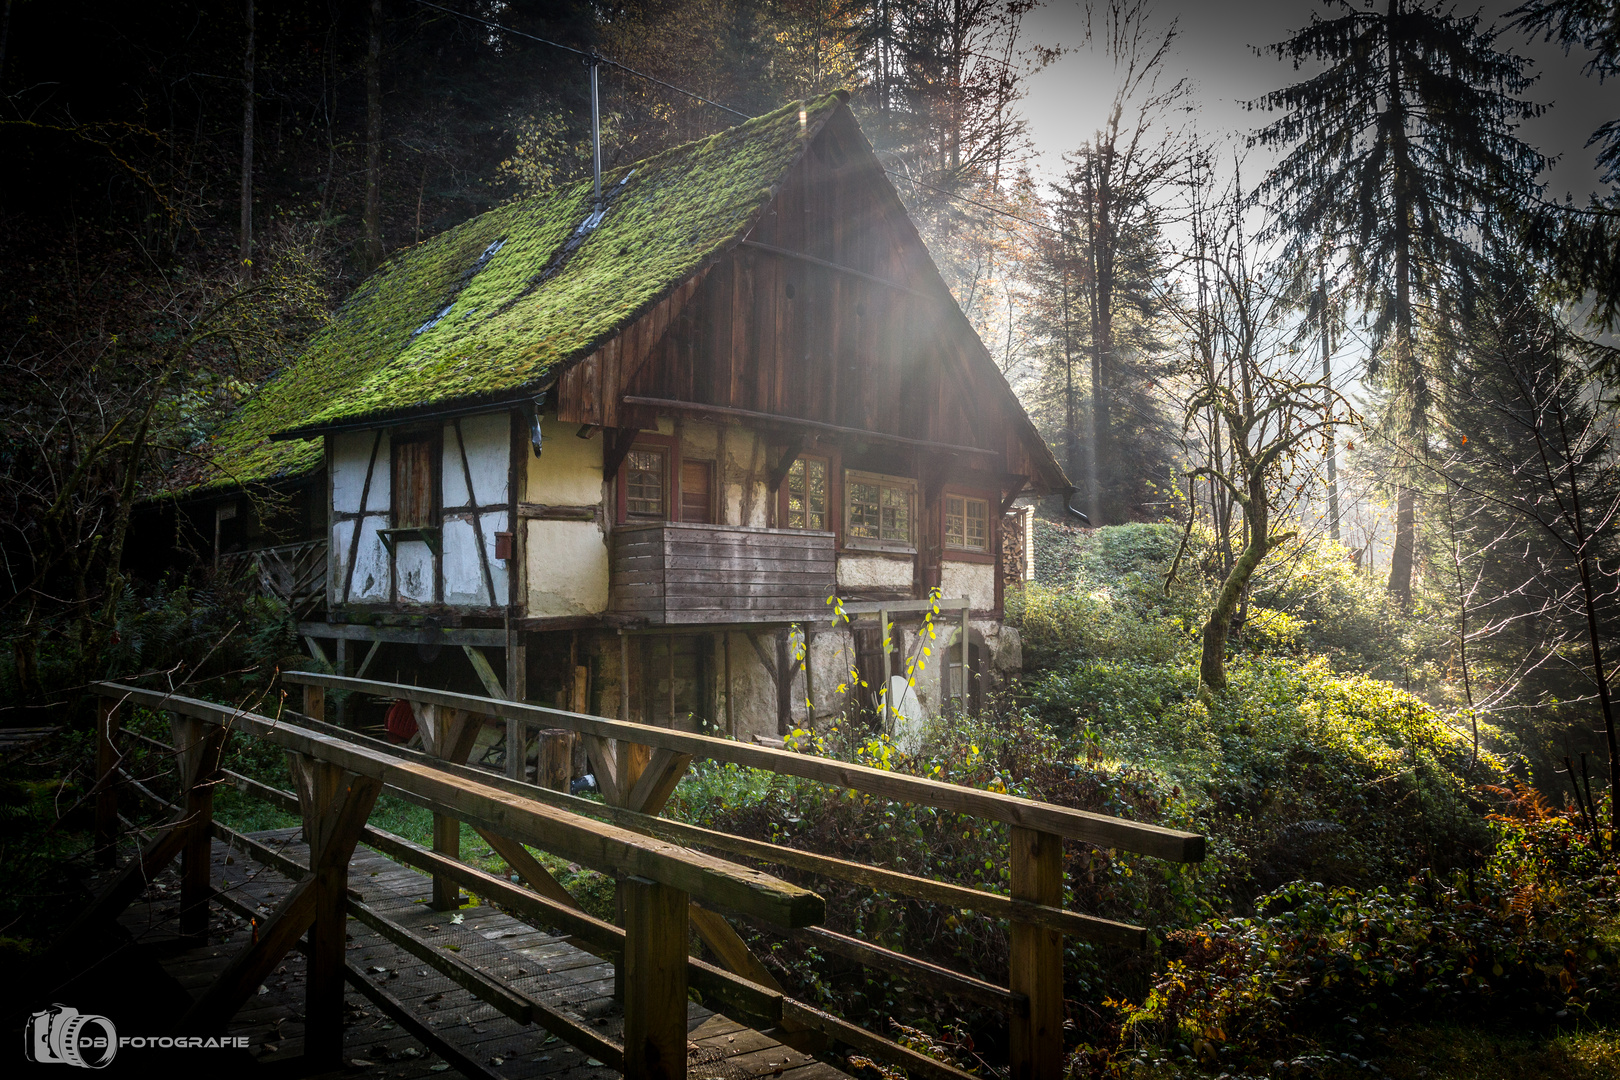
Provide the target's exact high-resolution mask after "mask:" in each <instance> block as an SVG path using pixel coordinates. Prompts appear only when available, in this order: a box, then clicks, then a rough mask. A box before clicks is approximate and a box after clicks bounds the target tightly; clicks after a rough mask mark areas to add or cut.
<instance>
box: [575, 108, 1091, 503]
mask: <svg viewBox="0 0 1620 1080" xmlns="http://www.w3.org/2000/svg"><path fill="white" fill-rule="evenodd" d="M688 291H690V294H691V295H690V299H687V298H685V296H684V295H677V296H673V297H672V298H671V302H667V303H668V307H669V310H661V311H659V312H657V313H656V317H654V318H650V319H649V320H646V321H645V323H644V324H643V325H640V326H637V327H635V328H633V329H632V330H629V331H626V333H625V334H624V335H622V336H621V337H622V340H615V341H612V342H610V343H609V344H608V345H607V346H605V347H604V348H603V349H601V350H599V351H598V352H596V353H594V354H592V355H591V356H589V357H587V358H586V359H585V360H583V361H581V362H579V363H578V364H576V365H574V366H572V367H570V368H568V369H567V370H565V371H564V372H563V373H562V374H561V375H560V377H559V379H558V395H557V404H558V416H559V419H561V420H564V421H567V422H572V423H582V424H596V425H601V426H604V427H609V428H617V427H649V426H651V424H652V420H653V417H654V416H655V414H656V413H657V411H658V410H657V408H656V407H655V406H653V405H650V404H647V402H652V401H665V402H683V403H702V404H704V405H706V406H712V407H716V408H719V409H728V410H737V411H738V413H734V414H733V415H737V414H740V413H746V414H752V415H754V416H756V417H778V418H780V417H786V418H791V419H794V420H799V421H808V422H814V423H817V424H821V425H829V426H831V427H836V428H843V429H858V430H861V431H872V432H880V433H884V434H887V435H892V436H897V437H900V438H902V439H907V440H913V441H916V442H927V443H935V444H949V445H952V446H957V447H966V448H972V449H979V450H983V451H985V453H984V454H981V455H973V454H968V455H965V456H966V457H970V458H972V459H973V460H974V462H975V464H976V465H977V466H978V467H984V466H986V465H987V464H988V463H989V462H990V461H992V460H994V459H995V458H998V457H999V459H1000V466H999V467H1000V468H1002V469H1003V471H1005V472H1006V473H1007V474H1009V476H1013V475H1016V476H1022V477H1026V478H1028V480H1029V481H1030V482H1031V483H1032V484H1033V485H1034V486H1035V488H1036V489H1037V490H1042V491H1061V490H1065V489H1067V487H1068V486H1069V485H1068V481H1067V479H1066V478H1065V477H1064V476H1063V473H1062V470H1061V469H1060V468H1059V467H1058V465H1057V463H1056V461H1055V460H1054V459H1053V457H1052V455H1051V452H1050V450H1049V449H1048V448H1047V446H1046V444H1045V442H1044V440H1042V439H1041V437H1040V435H1039V434H1038V433H1037V432H1036V430H1035V428H1034V425H1033V424H1032V423H1031V422H1030V421H1029V418H1028V416H1027V415H1026V414H1025V413H1024V410H1023V407H1022V405H1021V404H1020V403H1019V401H1018V399H1017V397H1016V396H1015V395H1014V394H1013V392H1012V390H1011V388H1010V387H1009V386H1008V385H1007V383H1006V380H1005V379H1004V378H1003V377H1002V375H1001V372H1000V370H999V369H998V368H997V367H996V365H995V362H994V361H993V360H992V359H991V357H990V356H989V354H988V353H987V352H986V350H985V348H984V345H983V343H982V342H981V341H980V340H979V337H978V335H977V333H976V332H975V331H974V329H973V327H972V325H971V323H969V321H968V319H967V318H966V316H965V315H963V314H962V312H961V310H960V308H959V307H958V306H957V304H956V302H955V299H954V298H953V297H952V295H951V293H950V291H949V289H948V288H947V286H946V285H945V283H944V281H943V279H942V278H941V277H940V275H939V272H938V270H937V269H936V268H935V266H934V264H933V261H932V259H931V258H930V257H929V255H928V252H927V250H926V248H925V246H924V245H923V242H922V240H921V238H920V237H919V236H918V234H917V232H916V230H915V228H914V227H913V226H912V224H911V221H910V219H909V217H908V216H907V215H906V212H905V209H904V207H903V205H902V204H901V203H900V200H899V198H898V196H897V195H896V194H895V192H894V189H893V187H892V186H891V185H890V184H889V182H888V179H887V178H886V177H885V176H884V174H883V172H882V167H881V165H880V163H879V162H878V159H877V158H876V156H875V155H874V154H873V153H872V150H871V147H870V146H869V145H868V144H867V142H866V139H865V137H864V136H863V135H862V134H861V131H860V128H859V126H858V125H857V124H856V122H855V120H854V118H853V116H851V115H850V113H849V112H848V110H847V109H840V110H837V111H836V112H835V114H834V115H833V116H831V117H830V118H829V119H828V121H827V123H826V124H825V126H824V127H823V128H822V130H821V133H820V134H818V135H817V136H816V137H815V139H814V140H813V141H812V143H811V146H810V152H809V153H807V154H805V155H803V156H802V157H801V158H800V159H799V160H798V161H796V162H795V163H794V164H793V165H792V167H791V168H789V169H788V170H787V172H786V174H785V175H784V177H783V179H782V183H781V185H780V189H779V190H778V192H777V193H776V195H775V197H774V198H773V199H772V200H771V201H770V203H769V205H768V206H766V207H765V208H764V210H763V212H762V213H761V214H760V215H759V218H758V220H757V222H756V223H755V224H754V226H753V228H752V229H751V230H750V231H749V232H748V233H747V234H746V235H745V236H742V237H740V238H739V239H738V241H737V242H736V243H735V244H734V245H733V246H732V247H731V249H730V250H729V252H728V253H727V254H726V255H725V257H723V258H721V259H719V260H718V261H716V262H715V264H714V265H713V266H711V267H709V268H708V269H707V270H705V271H704V273H703V275H702V277H701V279H694V280H693V281H691V282H688V284H687V285H685V286H683V287H682V290H681V293H682V294H684V293H686V292H688ZM677 303H678V306H676V305H677ZM624 398H629V399H633V400H631V401H630V403H629V404H628V405H625V404H621V399H624ZM638 400H639V402H640V403H639V404H638V403H637V402H638Z"/></svg>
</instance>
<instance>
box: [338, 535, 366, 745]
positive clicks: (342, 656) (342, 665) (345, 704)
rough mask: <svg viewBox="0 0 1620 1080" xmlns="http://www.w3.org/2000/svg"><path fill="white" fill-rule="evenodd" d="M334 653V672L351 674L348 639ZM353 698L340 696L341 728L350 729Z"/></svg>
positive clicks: (341, 641) (348, 695)
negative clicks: (350, 711)
mask: <svg viewBox="0 0 1620 1080" xmlns="http://www.w3.org/2000/svg"><path fill="white" fill-rule="evenodd" d="M359 531H360V523H358V522H357V523H356V524H355V532H356V533H359ZM334 652H335V656H336V658H335V659H334V660H333V661H332V670H333V671H334V672H336V673H337V674H339V675H347V674H348V673H349V641H348V639H347V638H338V639H337V644H336V647H335V649H334ZM351 697H352V695H350V694H339V695H338V707H337V718H336V719H337V725H338V726H339V727H348V726H349V701H350V698H351Z"/></svg>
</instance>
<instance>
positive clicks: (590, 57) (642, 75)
mask: <svg viewBox="0 0 1620 1080" xmlns="http://www.w3.org/2000/svg"><path fill="white" fill-rule="evenodd" d="M416 3H418V4H421V5H422V6H423V7H429V8H432V9H433V10H435V11H442V12H444V13H445V14H446V15H453V16H455V17H456V18H458V19H466V20H467V21H468V22H475V23H478V24H479V25H480V26H487V27H488V28H489V29H491V30H499V31H500V32H501V33H503V34H511V35H512V36H514V37H520V38H527V39H528V40H530V41H538V42H539V43H540V44H542V45H550V46H551V47H552V48H553V49H561V50H562V51H563V52H568V53H573V54H574V55H575V56H579V57H583V58H584V59H585V60H586V61H587V62H588V63H592V64H605V65H607V66H608V67H612V68H618V69H619V70H620V71H623V72H625V73H626V74H629V75H634V76H636V78H638V79H646V80H647V81H648V82H650V83H657V84H658V85H659V86H662V87H664V88H665V89H668V90H673V91H675V92H676V93H677V94H684V95H686V96H687V97H689V98H692V99H693V100H694V101H701V102H703V104H705V105H711V106H713V107H714V108H716V109H720V110H722V111H724V112H728V113H731V114H732V115H733V116H740V117H742V118H743V119H744V120H752V119H753V117H752V116H750V115H749V114H748V113H745V112H743V111H742V110H740V109H733V108H732V107H731V106H730V105H722V104H721V103H720V102H718V101H713V100H711V99H709V98H706V97H704V96H703V95H702V94H694V93H693V92H692V91H690V90H687V89H685V88H684V87H680V86H676V85H675V84H674V83H671V82H665V81H664V80H663V79H660V78H658V77H657V76H655V75H648V74H647V73H646V72H644V71H637V70H636V69H635V68H633V67H630V66H628V65H626V64H621V63H619V62H618V61H617V60H613V59H610V58H608V57H606V56H603V55H601V54H600V53H596V52H587V51H585V50H584V49H576V48H574V47H573V46H572V45H564V44H562V43H561V42H557V41H552V40H550V39H549V38H543V37H540V36H539V35H538V34H530V33H528V32H526V31H523V30H514V29H512V28H511V27H510V26H503V25H501V24H500V23H498V22H492V21H491V20H489V19H485V18H480V17H479V16H477V15H468V14H467V13H465V12H462V11H456V10H455V9H454V8H447V7H444V6H443V5H441V4H435V3H433V2H432V0H416ZM883 171H884V172H885V173H887V174H888V175H889V176H892V177H894V178H895V179H897V180H904V181H906V182H907V183H908V184H915V185H917V186H918V187H923V188H927V189H928V190H929V191H932V192H935V193H937V194H940V195H943V196H945V197H946V198H947V199H954V200H955V201H957V202H960V203H966V204H967V205H969V206H976V207H978V208H979V209H980V210H984V211H987V212H989V213H992V214H999V215H1000V216H1002V217H1005V218H1010V219H1011V220H1013V221H1017V222H1021V223H1023V224H1025V225H1028V226H1030V227H1032V228H1036V229H1042V230H1044V231H1046V232H1049V233H1053V234H1056V235H1059V236H1061V235H1062V230H1061V229H1055V228H1053V227H1052V226H1050V225H1045V224H1042V223H1041V222H1039V221H1032V220H1030V219H1029V218H1026V217H1020V216H1019V215H1017V214H1014V213H1011V212H1009V211H1006V210H1002V209H999V208H997V207H994V206H991V205H990V204H989V203H984V202H980V201H978V200H977V199H970V198H968V197H967V196H966V195H959V194H957V193H956V192H954V191H948V190H946V189H945V188H942V187H936V186H935V185H933V184H929V183H926V182H924V181H922V180H917V179H915V178H913V177H910V176H907V175H906V174H905V173H899V172H895V171H894V170H892V169H884V170H883Z"/></svg>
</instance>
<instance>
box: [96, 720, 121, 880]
mask: <svg viewBox="0 0 1620 1080" xmlns="http://www.w3.org/2000/svg"><path fill="white" fill-rule="evenodd" d="M117 734H118V699H117V698H111V697H98V698H97V699H96V784H97V788H96V862H97V863H99V864H100V865H102V866H112V865H113V864H114V863H115V862H116V861H117V855H118V784H117V782H116V779H115V778H114V777H113V775H112V773H113V770H114V769H116V768H117V767H118V744H117V741H116V736H117Z"/></svg>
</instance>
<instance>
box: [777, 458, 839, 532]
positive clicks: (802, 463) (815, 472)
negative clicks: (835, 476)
mask: <svg viewBox="0 0 1620 1080" xmlns="http://www.w3.org/2000/svg"><path fill="white" fill-rule="evenodd" d="M787 527H788V528H790V529H814V530H816V531H818V532H825V531H827V530H828V529H829V528H831V523H830V520H829V519H828V517H827V459H826V458H818V457H808V458H807V457H801V458H799V459H798V460H797V461H795V462H794V463H793V466H792V467H791V468H790V469H788V474H787Z"/></svg>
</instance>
